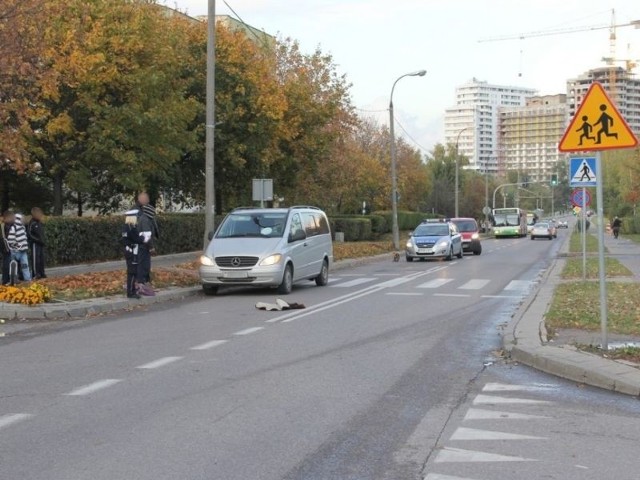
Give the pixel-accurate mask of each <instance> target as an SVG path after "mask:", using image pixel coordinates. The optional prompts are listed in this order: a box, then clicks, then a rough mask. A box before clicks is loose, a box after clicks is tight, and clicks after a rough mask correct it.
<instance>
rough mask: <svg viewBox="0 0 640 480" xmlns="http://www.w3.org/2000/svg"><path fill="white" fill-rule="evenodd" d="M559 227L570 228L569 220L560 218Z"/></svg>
mask: <svg viewBox="0 0 640 480" xmlns="http://www.w3.org/2000/svg"><path fill="white" fill-rule="evenodd" d="M558 228H569V222H567V221H566V220H558Z"/></svg>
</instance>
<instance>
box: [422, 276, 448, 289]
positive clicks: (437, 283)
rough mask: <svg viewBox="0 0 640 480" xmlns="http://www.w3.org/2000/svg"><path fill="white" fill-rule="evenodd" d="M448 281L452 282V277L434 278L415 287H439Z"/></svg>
mask: <svg viewBox="0 0 640 480" xmlns="http://www.w3.org/2000/svg"><path fill="white" fill-rule="evenodd" d="M450 282H453V278H434V279H433V280H429V281H428V282H426V283H423V284H422V285H418V286H417V287H416V288H440V287H442V286H444V285H446V284H447V283H450Z"/></svg>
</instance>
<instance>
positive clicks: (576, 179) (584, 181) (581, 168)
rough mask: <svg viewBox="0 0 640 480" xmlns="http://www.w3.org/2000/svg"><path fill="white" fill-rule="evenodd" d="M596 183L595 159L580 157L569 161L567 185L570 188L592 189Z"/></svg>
mask: <svg viewBox="0 0 640 480" xmlns="http://www.w3.org/2000/svg"><path fill="white" fill-rule="evenodd" d="M597 181H598V177H597V175H596V159H595V158H593V157H580V158H572V159H571V164H570V169H569V184H570V185H571V186H572V187H594V186H595V185H596V182H597Z"/></svg>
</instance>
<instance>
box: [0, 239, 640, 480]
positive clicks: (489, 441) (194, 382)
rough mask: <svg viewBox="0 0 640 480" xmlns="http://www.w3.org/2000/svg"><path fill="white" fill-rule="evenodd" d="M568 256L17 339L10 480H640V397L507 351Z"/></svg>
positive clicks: (9, 378) (430, 269) (364, 280)
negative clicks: (261, 307) (546, 369)
mask: <svg viewBox="0 0 640 480" xmlns="http://www.w3.org/2000/svg"><path fill="white" fill-rule="evenodd" d="M567 234H568V233H567V232H562V231H561V232H560V235H559V236H560V237H561V239H562V237H563V235H567ZM561 239H560V240H554V241H552V242H548V241H536V242H531V241H529V240H526V239H513V240H499V241H496V240H487V241H485V242H484V252H483V254H482V255H481V256H478V257H475V256H467V257H465V258H464V259H463V260H455V261H453V262H448V263H447V262H415V263H406V262H404V261H401V262H400V263H393V262H392V261H391V258H389V261H384V262H380V263H376V264H371V265H367V266H362V267H358V268H353V269H351V270H343V271H340V272H336V275H334V276H333V277H332V279H331V283H330V284H329V286H328V287H325V288H318V287H315V285H314V284H311V283H309V284H305V285H301V286H298V287H297V288H296V289H294V292H293V293H292V294H291V295H290V296H289V298H288V300H291V301H295V302H300V303H304V304H305V305H306V306H307V309H305V310H296V311H291V312H262V311H257V310H255V309H254V304H255V303H256V302H257V301H273V300H274V299H275V293H274V292H273V291H269V290H259V291H256V290H235V291H231V292H223V294H222V295H220V296H218V297H214V298H207V297H204V296H203V297H199V298H195V299H191V300H187V301H185V302H183V303H179V304H175V305H169V306H166V305H165V306H161V307H155V308H153V309H151V310H148V311H144V312H134V313H130V314H127V315H123V316H119V317H109V318H102V319H92V320H89V321H82V322H77V323H70V324H64V325H62V326H60V327H59V328H53V329H50V328H48V329H43V330H42V331H39V332H36V334H34V332H29V333H28V334H25V335H24V336H21V335H19V334H18V335H15V336H9V337H6V338H4V339H2V344H0V365H2V377H1V379H2V381H1V382H0V472H1V473H0V478H2V479H7V480H76V479H77V480H84V479H95V480H101V479H105V480H113V479H136V480H164V479H167V480H169V479H171V480H175V479H193V480H196V479H197V480H200V479H202V480H205V479H206V480H217V479H220V480H235V479H238V480H239V479H242V480H246V479H264V480H269V479H287V480H303V479H304V480H310V479H313V480H315V479H318V480H324V479H336V480H351V479H353V480H356V479H358V480H364V479H371V480H374V479H375V480H381V479H382V480H387V479H389V480H391V479H394V480H409V479H422V478H426V479H428V480H453V479H456V478H458V479H475V480H492V479H500V478H509V479H538V478H545V479H547V478H548V479H563V480H572V479H580V480H584V479H591V478H593V479H596V478H597V479H601V478H616V479H617V480H625V479H629V480H635V479H637V478H639V477H640V460H638V452H640V449H639V448H640V447H639V445H640V403H639V402H638V401H637V400H635V399H631V398H627V397H624V396H620V395H616V394H612V393H608V392H601V391H598V390H595V389H590V388H583V387H580V386H577V385H574V384H571V383H567V382H563V381H560V380H557V379H555V378H553V377H549V376H547V375H543V374H540V373H537V372H534V371H532V370H530V369H528V368H526V367H522V366H517V365H513V364H509V363H507V362H505V361H503V360H502V359H500V357H499V355H498V352H497V351H498V350H499V348H500V343H501V338H500V330H501V327H502V326H504V324H505V323H506V322H507V321H508V320H509V319H510V317H511V315H512V314H513V313H514V311H515V310H516V308H517V306H518V305H519V304H520V302H521V301H522V299H523V298H524V297H525V296H526V295H528V293H529V292H530V291H531V289H533V288H535V285H536V282H538V281H539V279H540V277H541V272H543V271H544V269H545V268H547V266H548V265H549V263H550V261H551V259H552V258H553V256H554V255H555V254H556V253H557V250H558V248H559V246H560V241H561Z"/></svg>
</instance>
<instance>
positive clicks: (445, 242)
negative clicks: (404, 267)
mask: <svg viewBox="0 0 640 480" xmlns="http://www.w3.org/2000/svg"><path fill="white" fill-rule="evenodd" d="M463 254H464V252H463V248H462V235H461V234H460V232H459V231H458V228H457V227H456V226H455V224H453V223H452V222H447V221H441V220H438V221H429V220H426V221H424V222H422V223H421V224H420V225H418V226H417V227H416V229H415V230H414V231H413V232H412V233H411V236H410V237H409V240H408V241H407V245H406V250H405V255H406V258H407V262H413V260H414V259H415V258H419V259H422V260H424V259H427V258H444V259H445V260H452V259H453V257H454V255H455V256H456V257H458V258H462V256H463Z"/></svg>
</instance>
